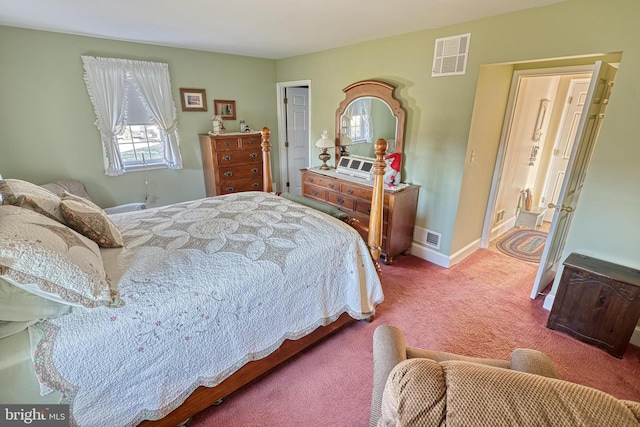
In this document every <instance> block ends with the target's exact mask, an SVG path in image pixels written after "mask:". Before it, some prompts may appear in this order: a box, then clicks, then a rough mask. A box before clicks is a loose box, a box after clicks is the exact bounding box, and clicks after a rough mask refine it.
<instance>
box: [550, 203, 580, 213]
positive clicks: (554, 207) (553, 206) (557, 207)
mask: <svg viewBox="0 0 640 427" xmlns="http://www.w3.org/2000/svg"><path fill="white" fill-rule="evenodd" d="M547 206H548V207H550V208H551V209H555V210H558V211H566V212H567V213H569V212H573V211H574V209H573V208H572V207H571V206H565V205H562V206H558V205H554V204H553V203H549V204H548V205H547Z"/></svg>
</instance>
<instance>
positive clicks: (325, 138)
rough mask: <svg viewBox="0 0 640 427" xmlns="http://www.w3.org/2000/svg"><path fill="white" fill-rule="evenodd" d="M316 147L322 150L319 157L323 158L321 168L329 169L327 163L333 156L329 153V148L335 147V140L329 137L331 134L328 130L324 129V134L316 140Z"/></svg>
mask: <svg viewBox="0 0 640 427" xmlns="http://www.w3.org/2000/svg"><path fill="white" fill-rule="evenodd" d="M316 147H318V148H319V149H320V150H321V151H320V155H319V156H318V158H320V160H322V166H320V169H322V170H329V169H330V168H329V166H328V165H327V160H329V159H330V158H331V154H329V153H327V150H328V149H329V148H331V147H333V141H331V140H330V139H329V135H328V134H327V131H326V130H323V131H322V136H321V137H320V139H318V140H317V141H316Z"/></svg>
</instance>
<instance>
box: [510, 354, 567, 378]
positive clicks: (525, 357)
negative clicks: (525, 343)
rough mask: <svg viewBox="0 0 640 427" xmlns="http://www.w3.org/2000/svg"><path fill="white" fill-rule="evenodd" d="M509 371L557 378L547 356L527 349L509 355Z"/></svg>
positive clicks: (556, 373) (554, 368)
mask: <svg viewBox="0 0 640 427" xmlns="http://www.w3.org/2000/svg"><path fill="white" fill-rule="evenodd" d="M511 369H513V370H514V371H520V372H528V373H530V374H536V375H542V376H543V377H549V378H558V372H557V371H556V367H555V366H554V364H553V362H552V361H551V359H550V358H549V356H547V355H546V354H544V353H542V352H540V351H538V350H532V349H529V348H518V349H515V350H514V351H513V352H512V353H511Z"/></svg>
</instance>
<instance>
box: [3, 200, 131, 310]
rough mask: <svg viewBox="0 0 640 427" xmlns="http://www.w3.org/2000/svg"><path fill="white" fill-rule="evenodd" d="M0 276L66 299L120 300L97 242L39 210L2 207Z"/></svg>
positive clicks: (87, 302) (90, 303)
mask: <svg viewBox="0 0 640 427" xmlns="http://www.w3.org/2000/svg"><path fill="white" fill-rule="evenodd" d="M0 277H2V278H4V279H8V280H10V281H11V283H14V284H15V285H16V286H19V287H20V288H22V289H24V290H25V291H28V292H31V293H33V294H36V295H39V296H42V297H43V298H47V299H50V300H52V301H56V302H60V303H63V304H69V305H76V306H85V307H96V306H99V305H113V304H117V303H119V302H120V300H119V298H117V293H115V292H112V290H111V289H110V286H109V280H108V278H107V276H106V273H105V271H104V266H103V264H102V257H101V255H100V250H99V249H98V245H96V243H95V242H93V241H91V240H90V239H87V238H86V237H84V236H83V235H81V234H79V233H77V232H75V231H73V230H72V229H70V228H69V227H67V226H65V225H63V224H60V223H58V222H56V221H55V220H52V219H49V218H47V217H45V216H44V215H41V214H39V213H37V212H34V211H31V210H28V209H24V208H19V207H16V206H12V205H3V206H0Z"/></svg>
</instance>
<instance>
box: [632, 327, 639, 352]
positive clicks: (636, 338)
mask: <svg viewBox="0 0 640 427" xmlns="http://www.w3.org/2000/svg"><path fill="white" fill-rule="evenodd" d="M629 342H630V343H631V344H633V345H636V346H638V347H640V325H637V326H636V329H635V330H634V331H633V335H631V340H630V341H629Z"/></svg>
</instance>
